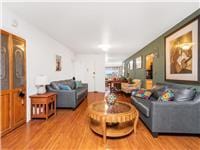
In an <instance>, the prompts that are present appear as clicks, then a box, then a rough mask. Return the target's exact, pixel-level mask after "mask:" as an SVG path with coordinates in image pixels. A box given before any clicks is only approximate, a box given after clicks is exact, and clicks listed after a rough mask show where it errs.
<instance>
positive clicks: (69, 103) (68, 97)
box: [46, 79, 88, 109]
mask: <svg viewBox="0 0 200 150" xmlns="http://www.w3.org/2000/svg"><path fill="white" fill-rule="evenodd" d="M59 84H64V85H68V86H69V87H70V88H71V89H72V90H61V89H60V88H59ZM46 89H47V91H48V92H55V93H57V101H56V107H58V108H73V109H75V108H76V107H77V106H78V105H79V104H80V103H81V102H82V101H83V100H84V99H85V98H86V97H87V95H88V84H86V83H84V84H82V87H79V88H76V83H75V81H74V80H72V79H69V80H60V81H52V82H51V83H50V85H46Z"/></svg>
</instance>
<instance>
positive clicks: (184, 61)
mask: <svg viewBox="0 0 200 150" xmlns="http://www.w3.org/2000/svg"><path fill="white" fill-rule="evenodd" d="M199 20H200V19H196V20H194V21H193V22H191V23H189V24H187V25H185V26H184V27H182V28H180V29H178V30H177V31H176V32H174V33H172V34H170V35H168V36H167V37H165V65H166V80H173V81H179V82H180V81H182V82H183V81H184V83H185V81H190V82H191V81H192V82H198V81H199V80H200V71H199V69H198V68H199V66H198V64H199V61H200V60H199V57H200V54H199V53H198V51H199V47H198V43H199V41H200V39H198V37H199V35H198V34H199V32H198V26H199V25H198V23H199V22H200V21H199Z"/></svg>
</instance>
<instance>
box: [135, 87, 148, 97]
mask: <svg viewBox="0 0 200 150" xmlns="http://www.w3.org/2000/svg"><path fill="white" fill-rule="evenodd" d="M151 94H152V93H151V91H148V90H146V89H140V90H138V91H136V93H135V95H134V96H136V97H140V98H144V99H149V98H150V96H151Z"/></svg>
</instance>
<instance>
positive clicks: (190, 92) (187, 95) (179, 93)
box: [174, 88, 196, 102]
mask: <svg viewBox="0 0 200 150" xmlns="http://www.w3.org/2000/svg"><path fill="white" fill-rule="evenodd" d="M174 94H175V98H174V100H175V101H180V102H181V101H190V100H192V99H193V98H194V96H195V95H196V89H191V88H190V89H189V88H184V89H178V90H176V92H175V93H174Z"/></svg>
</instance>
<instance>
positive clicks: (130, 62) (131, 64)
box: [129, 60, 133, 70]
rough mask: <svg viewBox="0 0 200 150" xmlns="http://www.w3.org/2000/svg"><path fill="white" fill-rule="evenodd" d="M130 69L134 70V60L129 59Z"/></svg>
mask: <svg viewBox="0 0 200 150" xmlns="http://www.w3.org/2000/svg"><path fill="white" fill-rule="evenodd" d="M129 66H130V70H133V60H131V61H129Z"/></svg>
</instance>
